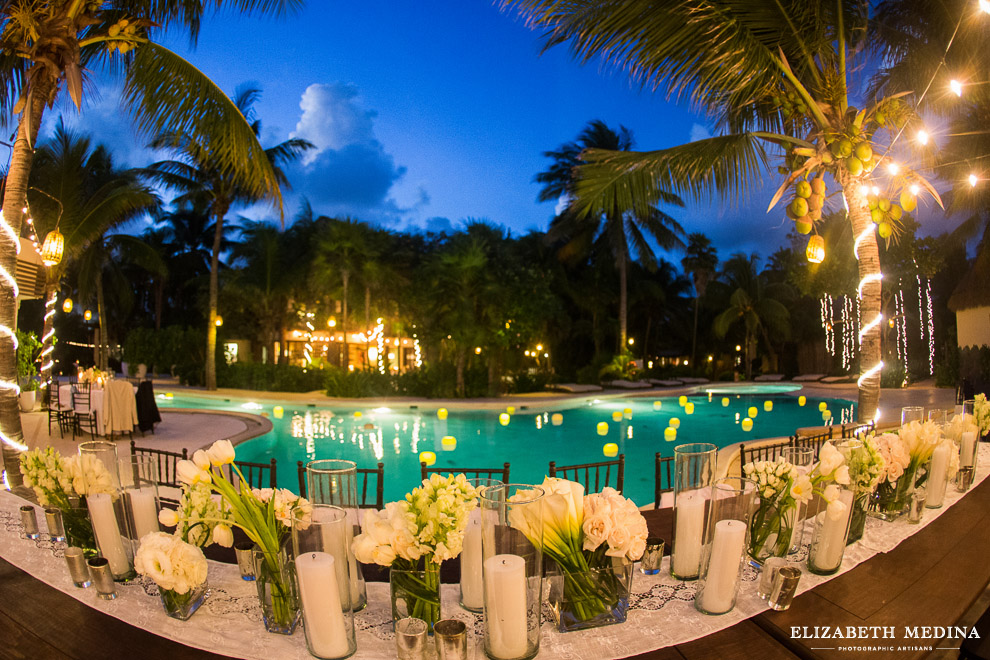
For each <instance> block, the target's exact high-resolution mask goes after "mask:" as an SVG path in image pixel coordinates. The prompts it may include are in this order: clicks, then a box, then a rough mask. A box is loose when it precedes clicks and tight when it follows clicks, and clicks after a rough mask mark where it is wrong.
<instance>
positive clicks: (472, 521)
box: [461, 509, 485, 609]
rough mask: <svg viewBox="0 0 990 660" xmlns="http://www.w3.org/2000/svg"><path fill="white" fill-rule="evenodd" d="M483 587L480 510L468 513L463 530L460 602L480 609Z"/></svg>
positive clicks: (483, 594) (483, 592)
mask: <svg viewBox="0 0 990 660" xmlns="http://www.w3.org/2000/svg"><path fill="white" fill-rule="evenodd" d="M484 597H485V588H484V582H483V581H482V577H481V511H479V510H478V509H475V510H474V511H472V512H471V513H470V514H468V522H467V529H466V530H464V547H463V549H462V550H461V602H462V603H463V604H464V606H465V607H470V608H472V609H480V608H481V607H482V606H483V605H484V603H485V600H484Z"/></svg>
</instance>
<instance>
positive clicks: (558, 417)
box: [550, 413, 564, 426]
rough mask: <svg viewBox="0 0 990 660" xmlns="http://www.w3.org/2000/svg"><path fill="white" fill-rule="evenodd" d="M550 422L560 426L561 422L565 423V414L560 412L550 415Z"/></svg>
mask: <svg viewBox="0 0 990 660" xmlns="http://www.w3.org/2000/svg"><path fill="white" fill-rule="evenodd" d="M550 423H551V424H553V425H554V426H560V425H561V424H563V423H564V416H563V415H561V414H560V413H554V414H553V415H551V416H550Z"/></svg>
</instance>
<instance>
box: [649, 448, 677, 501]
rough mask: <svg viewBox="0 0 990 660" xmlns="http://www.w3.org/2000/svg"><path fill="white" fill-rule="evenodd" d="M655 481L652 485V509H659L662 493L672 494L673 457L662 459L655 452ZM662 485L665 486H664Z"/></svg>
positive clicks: (658, 453)
mask: <svg viewBox="0 0 990 660" xmlns="http://www.w3.org/2000/svg"><path fill="white" fill-rule="evenodd" d="M655 474H656V477H655V481H654V485H653V508H654V509H659V508H660V500H661V498H663V494H664V493H672V492H674V457H673V456H667V457H663V456H661V455H660V452H657V457H656V470H655ZM664 484H667V485H666V486H665V485H664Z"/></svg>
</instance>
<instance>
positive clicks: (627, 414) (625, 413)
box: [622, 408, 632, 419]
mask: <svg viewBox="0 0 990 660" xmlns="http://www.w3.org/2000/svg"><path fill="white" fill-rule="evenodd" d="M622 416H623V417H625V418H626V419H632V408H623V410H622Z"/></svg>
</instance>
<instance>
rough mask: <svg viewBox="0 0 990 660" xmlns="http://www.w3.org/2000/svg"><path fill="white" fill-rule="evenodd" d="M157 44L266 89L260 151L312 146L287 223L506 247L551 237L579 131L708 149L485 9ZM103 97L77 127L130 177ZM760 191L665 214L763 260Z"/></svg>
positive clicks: (686, 124)
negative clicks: (493, 241)
mask: <svg viewBox="0 0 990 660" xmlns="http://www.w3.org/2000/svg"><path fill="white" fill-rule="evenodd" d="M166 45H168V46H169V47H172V48H174V49H176V50H178V51H179V52H180V53H182V54H183V55H184V56H186V57H188V58H189V59H190V60H191V61H192V62H193V63H194V64H195V65H196V66H198V67H200V68H201V69H202V70H203V71H204V72H205V73H206V74H207V75H209V76H211V77H212V78H213V80H215V81H216V82H217V83H218V84H219V85H221V86H222V87H223V89H224V90H225V91H227V92H228V93H231V94H232V93H233V91H234V89H235V88H236V87H237V86H238V85H240V84H243V83H245V82H254V83H256V84H258V85H260V86H261V87H262V89H263V97H262V99H261V101H260V102H259V104H258V105H257V110H258V112H259V115H260V117H261V119H262V122H263V143H264V144H265V145H266V146H269V145H271V144H274V143H276V142H278V141H281V140H284V139H286V138H287V137H289V136H299V137H305V138H307V139H309V140H310V141H312V142H314V143H315V144H316V145H317V147H318V151H316V152H313V153H311V154H309V155H308V156H307V159H306V161H305V162H303V163H300V164H298V165H296V166H294V167H293V169H292V172H291V181H292V183H293V185H294V192H293V193H291V194H289V195H287V205H286V216H287V217H289V218H291V217H292V216H293V215H294V214H295V213H296V211H297V210H298V208H299V197H298V196H299V195H305V196H306V197H307V198H308V199H309V200H310V202H311V203H312V205H313V208H314V211H315V212H316V213H317V214H326V215H338V216H344V215H350V216H352V217H356V218H359V219H362V220H367V221H370V222H374V223H377V224H381V225H384V226H391V227H396V228H406V227H413V228H415V227H422V228H428V229H443V228H446V227H448V226H450V225H453V226H455V227H456V226H457V225H458V223H459V222H460V221H461V220H463V219H465V218H484V219H488V220H490V221H492V222H495V223H497V224H501V225H504V226H506V227H508V228H509V229H511V230H512V231H513V232H514V233H522V232H525V231H527V230H529V229H541V230H545V229H546V227H547V225H548V223H549V221H550V219H551V218H552V217H553V213H554V205H553V204H551V203H542V204H541V203H538V202H537V201H536V196H537V193H538V191H539V186H538V185H537V184H535V183H533V176H534V175H535V174H536V173H537V172H539V171H541V170H543V169H544V168H546V167H547V165H548V164H549V162H550V161H549V159H547V158H545V157H543V156H542V152H543V151H546V150H549V149H554V148H556V147H558V146H559V145H560V144H561V143H563V142H566V141H569V140H572V139H574V138H575V137H576V136H577V134H578V132H579V131H580V130H581V129H582V128H583V127H584V126H585V124H586V123H587V122H588V121H589V120H591V119H596V118H597V119H602V120H603V121H605V122H606V123H607V124H609V125H610V126H612V127H618V126H619V125H620V124H621V125H625V126H627V127H628V128H630V129H631V130H632V131H633V134H634V136H635V138H636V147H637V148H639V149H657V148H663V147H667V146H673V145H676V144H680V143H683V142H686V141H688V140H690V139H696V138H698V137H704V136H705V135H707V127H706V126H705V123H704V121H703V119H702V118H699V117H698V116H697V115H695V114H693V113H691V112H690V111H689V109H688V108H687V107H686V106H685V105H680V106H679V105H676V104H674V103H672V102H670V103H669V102H667V101H665V100H664V98H663V97H662V96H660V95H656V94H652V93H650V92H648V91H640V90H639V89H638V87H636V86H635V85H634V84H632V83H631V82H630V81H629V79H628V78H627V77H626V76H625V75H624V74H623V73H622V72H616V71H612V70H609V71H603V70H602V69H600V67H599V65H598V62H593V63H590V64H588V65H586V66H581V65H580V64H578V63H577V62H576V61H575V60H574V59H573V58H572V57H571V55H570V53H569V52H568V51H567V50H566V49H565V48H561V47H558V48H555V49H553V50H551V51H549V52H546V53H544V54H542V55H541V54H540V40H539V38H538V35H537V34H536V33H534V32H532V31H530V30H529V29H528V28H526V27H525V26H524V25H523V24H522V22H521V21H520V20H519V19H517V18H516V17H515V16H512V15H509V14H507V13H504V12H501V11H499V9H498V7H497V6H495V5H493V4H490V3H488V2H484V1H480V0H426V1H425V2H423V1H420V2H412V1H411V0H388V1H386V0H363V1H361V2H339V1H336V0H310V1H309V3H308V7H306V8H305V9H303V10H302V11H301V12H300V13H299V14H298V15H296V16H293V17H290V18H287V19H281V20H270V19H258V18H241V17H230V16H219V17H213V18H210V19H208V20H207V21H205V23H204V26H203V30H202V32H201V34H200V39H199V44H198V46H197V47H196V48H195V49H194V50H191V49H189V48H188V41H187V40H185V39H178V38H176V39H173V40H170V41H169V42H166ZM97 82H98V83H99V87H100V89H101V92H102V97H101V98H100V99H94V100H93V101H91V103H90V105H89V106H88V107H86V108H84V115H83V117H82V118H81V120H73V121H78V123H79V124H81V127H82V128H83V129H84V130H87V131H90V132H92V133H93V134H94V135H95V137H96V139H97V140H100V141H103V142H106V143H108V144H109V145H111V146H112V147H114V148H115V151H116V152H118V153H119V154H120V156H121V157H122V160H123V161H124V163H125V164H127V165H132V166H136V165H143V164H146V163H147V162H149V161H150V160H152V159H153V158H154V155H152V154H150V152H146V151H143V150H142V149H141V144H142V142H141V141H138V140H136V138H135V137H134V135H133V129H132V128H131V127H130V124H129V123H127V121H126V120H125V119H124V118H122V117H121V116H120V114H119V111H118V108H117V93H116V89H115V88H114V87H112V86H107V85H104V84H103V83H102V82H101V81H100V80H99V79H97ZM73 114H74V111H73V110H69V111H67V112H66V115H67V116H71V115H73ZM52 123H53V122H51V121H49V122H48V126H49V127H50V126H51V124H52ZM768 176H769V177H770V178H769V179H768V183H767V184H766V185H765V186H764V185H762V184H761V183H759V182H758V183H757V184H756V185H754V186H753V187H752V191H751V193H750V195H749V199H742V200H739V201H738V202H737V203H736V204H730V205H723V204H719V203H711V204H698V203H695V202H691V201H688V205H687V207H686V208H684V209H678V208H669V207H668V208H665V210H666V211H667V212H668V213H670V214H671V215H672V216H673V217H675V218H676V219H678V220H679V221H680V222H681V223H682V224H683V225H684V227H685V229H686V230H687V231H689V232H690V231H704V232H705V233H707V234H708V235H709V236H710V237H711V238H712V239H713V241H714V242H715V244H716V246H717V247H718V248H719V251H720V253H721V254H722V256H723V257H724V256H727V255H728V254H729V253H731V252H736V251H746V252H749V251H759V252H760V253H762V254H763V255H764V256H766V255H768V254H769V253H770V252H772V251H773V250H774V249H775V248H776V247H777V246H778V245H780V244H781V243H783V242H784V239H785V235H786V233H787V230H788V227H789V226H790V223H789V222H786V223H785V222H784V214H783V211H782V209H780V208H779V207H778V208H777V209H775V210H774V212H772V213H771V214H770V215H767V214H766V213H765V209H766V203H767V201H768V200H769V197H770V195H771V194H772V192H773V190H774V189H775V186H776V185H779V181H778V178H777V176H776V174H775V173H772V174H769V175H768ZM249 215H251V216H253V217H263V216H264V213H263V212H261V211H260V210H258V209H254V210H251V211H250V212H249ZM269 215H271V214H270V212H269ZM672 256H673V258H674V259H675V260H677V259H679V256H678V255H672Z"/></svg>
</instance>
